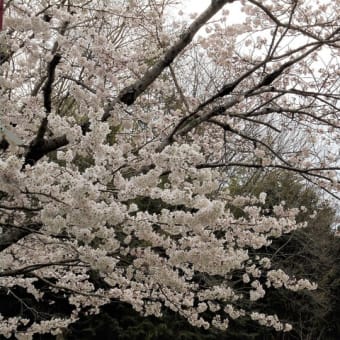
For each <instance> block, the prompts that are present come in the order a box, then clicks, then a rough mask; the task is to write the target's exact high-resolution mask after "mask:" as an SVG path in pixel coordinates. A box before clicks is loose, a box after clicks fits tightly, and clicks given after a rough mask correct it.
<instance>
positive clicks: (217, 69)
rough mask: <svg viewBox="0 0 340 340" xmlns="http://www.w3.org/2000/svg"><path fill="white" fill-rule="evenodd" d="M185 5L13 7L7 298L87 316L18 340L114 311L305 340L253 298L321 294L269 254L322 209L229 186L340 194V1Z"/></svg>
mask: <svg viewBox="0 0 340 340" xmlns="http://www.w3.org/2000/svg"><path fill="white" fill-rule="evenodd" d="M180 3H181V2H178V1H175V0H129V1H128V0H124V1H122V0H111V1H107V0H92V1H82V0H40V1H36V0H30V1H29V0H16V1H7V2H6V1H5V20H4V30H3V31H2V32H1V36H0V38H1V41H0V44H1V45H0V47H1V50H0V63H1V66H0V91H1V98H0V119H1V121H0V124H1V138H2V139H1V141H0V142H1V143H0V156H1V158H0V226H1V234H0V250H1V255H0V289H1V290H2V291H5V292H6V293H7V294H13V296H14V294H15V293H14V290H13V288H14V287H17V286H19V287H22V288H24V289H25V290H26V291H27V293H28V294H30V295H32V296H33V297H34V298H35V299H36V300H37V301H40V302H41V303H45V304H47V305H53V303H54V301H53V300H52V297H53V296H54V295H51V294H49V295H48V294H47V291H46V289H47V288H46V287H49V290H50V291H52V292H54V293H55V294H57V293H63V294H65V296H66V297H68V302H69V304H70V306H71V307H72V308H71V309H72V311H71V312H70V314H69V315H67V316H65V317H60V316H58V315H53V314H52V315H49V317H46V315H44V317H41V316H40V315H39V311H37V314H34V313H32V314H29V313H28V314H27V316H26V317H24V316H11V317H7V316H4V315H0V321H1V326H0V334H2V335H4V336H6V337H9V336H10V335H12V334H15V335H16V337H17V338H18V339H20V338H22V339H23V338H25V339H26V338H28V337H30V336H32V335H33V334H35V333H52V334H57V333H59V332H61V331H62V330H63V329H64V328H67V327H68V325H69V324H71V323H73V322H75V321H76V320H77V318H78V317H79V314H80V313H81V312H83V311H86V312H87V313H96V312H98V310H99V307H100V306H102V305H103V304H106V303H108V302H109V301H112V300H119V301H125V302H128V303H130V304H131V305H132V306H133V308H134V309H136V310H137V311H139V312H141V313H142V314H144V315H151V314H152V315H156V316H160V315H161V313H162V309H163V308H164V307H167V308H170V309H171V310H173V311H175V312H177V313H179V314H180V315H182V316H184V317H185V318H186V319H187V320H188V321H189V322H190V323H191V324H193V325H196V326H200V327H205V328H208V327H210V326H213V327H217V328H220V329H226V328H227V327H228V321H229V320H230V319H235V318H239V317H242V316H245V315H247V316H249V317H251V318H252V319H253V320H255V321H257V322H258V323H259V324H261V325H265V326H269V327H274V328H275V329H276V330H278V331H281V330H283V331H289V330H290V329H291V326H290V324H289V323H286V322H285V321H280V320H279V319H278V317H277V316H276V315H266V314H264V313H262V312H261V311H258V310H253V309H252V301H256V300H258V299H261V298H262V297H263V296H264V295H265V292H266V289H269V288H270V289H271V288H273V287H274V288H281V287H284V288H286V289H290V290H293V291H296V290H300V289H310V290H312V289H315V288H316V284H315V283H312V282H309V281H308V280H306V279H304V278H294V277H289V276H288V275H287V274H286V273H285V272H284V269H278V268H272V267H271V260H270V258H268V257H263V256H260V255H256V256H255V255H254V254H256V250H258V249H260V248H262V247H265V246H268V245H269V244H270V243H271V240H272V239H273V238H277V237H280V236H281V235H282V234H284V233H289V232H292V231H293V230H296V229H297V228H302V227H304V226H305V223H297V222H296V216H297V214H298V213H299V212H301V211H303V212H304V211H305V207H298V206H297V207H296V208H294V209H287V208H285V203H284V202H282V203H281V204H280V205H277V206H274V207H273V208H272V211H271V212H270V213H268V211H264V209H262V206H263V204H264V203H265V201H266V194H265V193H261V194H260V195H259V196H257V197H255V196H250V195H249V196H236V197H235V196H233V195H231V194H230V191H229V189H228V186H229V182H230V179H232V178H235V177H237V176H241V174H242V173H245V172H251V171H253V169H264V170H266V171H270V169H283V170H287V171H291V172H293V173H297V174H299V175H301V177H302V178H303V179H304V180H305V181H307V182H308V183H311V184H313V185H317V186H319V187H320V188H321V190H322V191H323V192H325V193H327V194H328V195H330V197H337V195H338V191H339V188H340V185H339V172H338V171H339V163H338V156H339V155H338V151H339V150H338V144H339V138H340V134H339V127H340V125H339V121H340V112H339V106H338V105H339V99H340V96H339V78H340V77H339V76H340V73H339V69H340V68H339V47H340V27H339V23H340V20H339V1H338V0H332V1H308V0H289V1H284V0H278V1H269V0H268V1H267V0H241V1H236V0H215V1H211V4H210V6H209V7H208V8H207V9H206V10H205V11H204V12H202V13H201V14H199V15H195V14H192V15H191V16H187V14H185V13H183V9H182V7H181V4H180ZM235 15H239V17H240V21H239V23H237V24H235V23H234V21H233V23H232V24H231V23H230V21H231V18H233V16H235ZM200 29H202V30H200ZM199 30H200V32H198V31H199ZM234 208H237V209H238V210H241V211H242V214H236V215H235V213H234V212H235V209H234ZM310 214H311V215H312V214H313V212H310ZM93 273H96V277H97V280H96V281H95V280H93ZM98 278H99V279H98ZM98 280H99V282H100V283H98ZM42 283H43V284H44V287H45V288H44V290H41V289H39V287H41V286H42ZM47 296H48V298H47ZM15 297H16V298H17V299H20V297H19V296H17V295H15Z"/></svg>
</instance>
